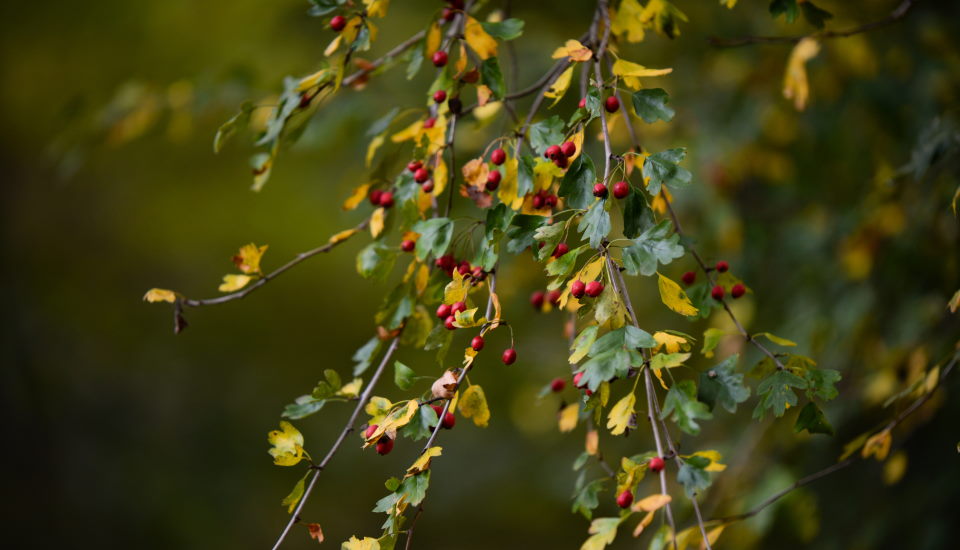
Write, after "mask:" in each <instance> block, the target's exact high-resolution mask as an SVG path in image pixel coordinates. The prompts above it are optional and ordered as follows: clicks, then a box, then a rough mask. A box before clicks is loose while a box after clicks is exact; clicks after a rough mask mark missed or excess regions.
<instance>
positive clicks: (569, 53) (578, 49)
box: [551, 40, 593, 61]
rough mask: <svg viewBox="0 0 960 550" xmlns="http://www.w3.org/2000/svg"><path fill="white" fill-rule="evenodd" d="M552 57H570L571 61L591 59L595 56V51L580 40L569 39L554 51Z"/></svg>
mask: <svg viewBox="0 0 960 550" xmlns="http://www.w3.org/2000/svg"><path fill="white" fill-rule="evenodd" d="M551 57H553V59H562V58H564V57H569V58H570V61H590V59H592V58H593V52H592V51H591V50H590V48H588V47H586V46H584V45H583V44H581V43H580V42H579V41H578V40H567V41H566V43H564V45H563V46H561V47H559V48H557V49H556V50H554V51H553V55H552V56H551Z"/></svg>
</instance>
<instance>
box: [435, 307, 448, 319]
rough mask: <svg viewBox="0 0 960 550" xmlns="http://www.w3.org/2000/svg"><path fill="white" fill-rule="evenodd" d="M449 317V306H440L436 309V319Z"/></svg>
mask: <svg viewBox="0 0 960 550" xmlns="http://www.w3.org/2000/svg"><path fill="white" fill-rule="evenodd" d="M449 316H450V304H440V306H439V307H437V318H438V319H446V318H447V317H449Z"/></svg>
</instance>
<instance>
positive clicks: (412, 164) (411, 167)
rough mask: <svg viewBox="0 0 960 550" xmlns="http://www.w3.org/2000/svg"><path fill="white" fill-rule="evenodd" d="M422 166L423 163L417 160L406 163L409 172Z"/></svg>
mask: <svg viewBox="0 0 960 550" xmlns="http://www.w3.org/2000/svg"><path fill="white" fill-rule="evenodd" d="M421 168H423V163H422V162H420V161H419V160H411V161H410V162H408V163H407V170H409V171H410V172H416V171H417V170H419V169H421Z"/></svg>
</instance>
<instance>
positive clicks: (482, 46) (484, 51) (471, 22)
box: [463, 16, 497, 59]
mask: <svg viewBox="0 0 960 550" xmlns="http://www.w3.org/2000/svg"><path fill="white" fill-rule="evenodd" d="M463 35H464V38H466V40H467V44H469V45H470V48H471V49H472V50H473V51H474V52H476V53H477V55H478V56H480V59H487V58H490V57H493V56H495V55H497V41H496V40H494V39H493V37H492V36H490V35H489V34H487V31H485V30H483V25H481V24H480V22H479V21H477V20H476V19H474V18H473V17H470V16H467V23H466V25H464V27H463Z"/></svg>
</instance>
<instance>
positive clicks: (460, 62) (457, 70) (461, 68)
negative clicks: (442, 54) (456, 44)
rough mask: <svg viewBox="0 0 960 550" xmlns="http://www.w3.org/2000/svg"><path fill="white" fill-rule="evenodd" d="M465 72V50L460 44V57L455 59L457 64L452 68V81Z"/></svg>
mask: <svg viewBox="0 0 960 550" xmlns="http://www.w3.org/2000/svg"><path fill="white" fill-rule="evenodd" d="M466 70H467V48H466V47H464V45H463V43H462V42H461V43H460V55H459V56H458V57H457V64H456V66H454V80H456V79H459V78H460V77H461V76H462V75H463V73H464V72H465V71H466Z"/></svg>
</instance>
